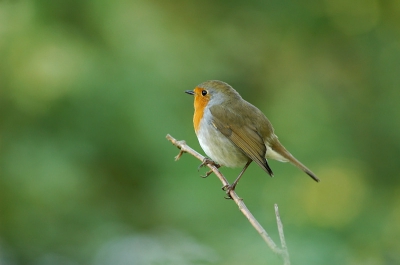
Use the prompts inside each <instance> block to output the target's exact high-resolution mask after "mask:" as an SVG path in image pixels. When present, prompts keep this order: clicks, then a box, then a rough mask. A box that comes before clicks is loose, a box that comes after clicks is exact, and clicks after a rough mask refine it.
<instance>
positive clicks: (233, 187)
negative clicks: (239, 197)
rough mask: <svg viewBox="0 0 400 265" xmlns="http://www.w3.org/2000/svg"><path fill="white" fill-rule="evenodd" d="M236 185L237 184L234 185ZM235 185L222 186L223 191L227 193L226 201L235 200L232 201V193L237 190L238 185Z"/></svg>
mask: <svg viewBox="0 0 400 265" xmlns="http://www.w3.org/2000/svg"><path fill="white" fill-rule="evenodd" d="M234 184H235V183H234ZM234 184H231V185H228V184H227V185H225V186H222V190H223V191H225V193H226V195H227V196H225V199H227V200H233V199H232V196H231V191H234V190H235V188H236V185H234Z"/></svg>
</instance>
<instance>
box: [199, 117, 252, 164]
mask: <svg viewBox="0 0 400 265" xmlns="http://www.w3.org/2000/svg"><path fill="white" fill-rule="evenodd" d="M197 137H198V139H199V143H200V146H201V148H202V149H203V150H204V152H205V153H206V154H207V156H209V157H210V158H211V159H212V160H213V161H215V162H217V163H218V164H220V165H221V166H226V167H242V166H244V165H245V164H246V163H247V161H249V158H248V157H247V156H246V155H244V154H243V153H242V151H241V150H240V149H239V148H238V147H236V145H234V144H233V143H232V142H231V141H230V140H229V139H228V138H227V137H226V136H224V135H223V134H222V133H221V132H219V131H218V130H217V129H215V128H214V127H213V126H212V125H211V124H206V123H204V122H203V121H202V123H201V125H200V130H199V132H197Z"/></svg>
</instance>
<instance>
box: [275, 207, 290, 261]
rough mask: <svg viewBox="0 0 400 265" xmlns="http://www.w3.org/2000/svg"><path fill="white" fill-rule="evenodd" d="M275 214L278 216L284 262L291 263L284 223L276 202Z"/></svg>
mask: <svg viewBox="0 0 400 265" xmlns="http://www.w3.org/2000/svg"><path fill="white" fill-rule="evenodd" d="M275 216H276V223H277V225H278V232H279V238H280V239H281V246H282V258H283V264H284V265H290V259H289V252H288V249H287V246H286V240H285V235H284V233H283V224H282V221H281V216H280V215H279V209H278V204H276V203H275Z"/></svg>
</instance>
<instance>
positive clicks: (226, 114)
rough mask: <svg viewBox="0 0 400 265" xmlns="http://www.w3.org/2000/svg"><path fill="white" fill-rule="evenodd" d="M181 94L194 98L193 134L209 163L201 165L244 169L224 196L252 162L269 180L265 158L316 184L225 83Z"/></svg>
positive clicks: (268, 126) (207, 84) (214, 82)
mask: <svg viewBox="0 0 400 265" xmlns="http://www.w3.org/2000/svg"><path fill="white" fill-rule="evenodd" d="M185 93H187V94H190V95H194V116H193V125H194V130H195V132H196V135H197V138H198V139H199V143H200V146H201V148H202V149H203V150H204V152H205V153H206V154H207V156H209V157H210V158H211V159H212V160H213V161H209V160H207V161H203V164H202V165H204V164H205V163H212V162H216V163H218V164H216V166H217V167H219V166H226V167H241V166H244V167H243V169H242V171H241V172H240V174H239V176H238V177H237V178H236V180H235V181H234V182H233V184H232V185H230V186H227V187H224V189H225V190H226V191H227V192H229V191H230V190H234V189H235V187H236V185H237V183H238V181H239V179H240V178H241V176H242V175H243V173H244V172H245V171H246V169H247V167H248V166H249V165H250V163H251V162H252V161H254V162H256V163H257V164H258V165H259V166H260V167H261V168H262V169H263V170H264V171H265V172H267V173H268V174H269V175H270V176H271V177H272V176H273V173H272V170H271V168H270V167H269V165H268V162H267V159H269V158H271V159H275V160H278V161H281V162H290V163H292V164H293V165H295V166H296V167H298V168H299V169H301V170H302V171H304V172H305V173H306V174H307V175H309V176H310V177H311V178H313V179H314V180H315V181H317V182H318V181H319V179H318V178H317V176H316V175H315V174H314V173H313V172H312V171H311V170H309V169H308V168H307V167H306V166H304V165H303V164H302V163H301V162H300V161H298V160H297V159H296V158H295V157H294V156H293V155H292V154H290V153H289V152H288V151H287V150H286V148H285V147H284V146H283V145H282V144H281V143H280V142H279V140H278V137H277V136H276V135H275V133H274V128H273V127H272V124H271V122H270V121H269V120H268V118H267V117H265V115H264V114H263V113H262V112H261V111H260V110H259V109H258V108H257V107H255V106H253V105H252V104H250V103H249V102H247V101H246V100H244V99H243V98H242V97H241V96H240V95H239V93H238V92H237V91H236V90H235V89H233V88H232V87H231V86H230V85H228V84H227V83H224V82H222V81H218V80H211V81H206V82H204V83H201V84H200V85H198V86H197V87H195V88H194V89H193V90H187V91H185ZM214 164H215V163H214ZM202 165H201V166H202ZM207 175H209V173H208V174H207ZM207 175H206V176H207Z"/></svg>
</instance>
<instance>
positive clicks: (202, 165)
mask: <svg viewBox="0 0 400 265" xmlns="http://www.w3.org/2000/svg"><path fill="white" fill-rule="evenodd" d="M206 165H213V166H215V167H216V168H220V167H221V165H220V164H218V163H217V162H214V161H212V160H211V159H209V158H207V157H205V158H204V159H203V162H202V163H201V164H200V166H199V167H198V168H197V171H199V170H200V168H202V167H204V166H206ZM211 173H213V171H212V170H210V171H208V172H207V173H206V175H204V176H202V175H200V177H202V178H206V177H208V176H210V175H211Z"/></svg>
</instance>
